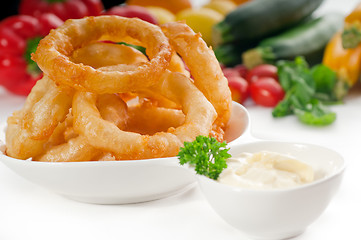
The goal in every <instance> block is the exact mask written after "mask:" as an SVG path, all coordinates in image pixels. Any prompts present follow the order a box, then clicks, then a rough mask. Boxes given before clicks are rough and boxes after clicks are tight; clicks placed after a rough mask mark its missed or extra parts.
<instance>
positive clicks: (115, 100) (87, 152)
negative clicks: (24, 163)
mask: <svg viewBox="0 0 361 240" xmlns="http://www.w3.org/2000/svg"><path fill="white" fill-rule="evenodd" d="M96 106H97V108H98V109H99V112H100V114H101V116H102V118H103V119H104V120H106V121H109V122H111V123H113V124H115V125H116V126H118V127H119V128H120V129H124V128H125V126H126V124H127V120H128V116H127V105H126V103H125V102H124V101H123V100H121V98H119V97H118V96H116V95H114V94H102V95H99V97H98V99H97V102H96ZM72 121H73V117H72V115H68V118H67V119H66V120H65V121H64V122H63V123H65V124H59V127H58V128H64V127H67V128H68V129H69V128H70V131H72V134H71V135H72V137H70V138H69V137H67V136H64V135H63V136H61V133H63V134H66V131H64V129H62V130H63V131H61V130H60V131H61V132H59V133H60V134H59V135H58V136H56V137H54V138H60V139H63V140H64V142H63V143H61V144H58V145H56V146H52V147H50V146H49V148H48V150H47V151H46V152H45V153H44V154H43V155H41V156H39V157H33V160H34V161H41V162H80V161H91V160H95V159H96V158H98V157H100V156H101V155H102V154H103V153H102V151H101V150H99V149H97V148H95V147H93V146H91V145H90V144H88V142H87V141H86V138H85V137H84V136H82V135H78V134H77V133H76V132H74V130H73V128H72V127H73V126H72ZM58 128H57V129H58ZM57 129H56V130H57ZM56 130H55V131H54V134H58V133H57V132H56ZM54 134H53V135H54ZM52 137H53V136H52ZM67 138H69V139H67ZM60 141H61V140H60Z"/></svg>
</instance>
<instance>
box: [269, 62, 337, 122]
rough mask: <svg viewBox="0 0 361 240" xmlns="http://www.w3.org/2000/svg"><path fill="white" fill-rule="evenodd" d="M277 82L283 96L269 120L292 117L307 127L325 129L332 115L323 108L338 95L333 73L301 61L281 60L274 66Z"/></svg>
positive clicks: (332, 118) (327, 69) (332, 117)
mask: <svg viewBox="0 0 361 240" xmlns="http://www.w3.org/2000/svg"><path fill="white" fill-rule="evenodd" d="M277 68H278V78H279V82H280V84H281V86H282V88H283V89H284V90H285V92H286V95H285V97H284V99H283V100H282V101H281V102H279V103H278V105H277V106H276V107H275V108H274V109H273V111H272V116H273V117H284V116H287V115H291V114H295V115H296V116H297V117H298V119H299V120H300V121H301V122H303V123H305V124H309V125H317V126H323V125H329V124H331V123H332V122H334V121H335V119H336V114H335V113H333V112H331V111H330V110H329V109H327V108H326V106H325V105H324V104H323V103H325V102H332V101H333V102H335V101H337V100H338V97H339V96H340V94H338V93H337V92H336V90H337V89H338V87H337V77H336V73H335V72H334V71H332V70H331V69H330V68H328V67H326V66H325V65H322V64H318V65H316V66H314V67H313V68H310V67H309V66H308V63H307V62H306V60H305V59H304V58H303V57H296V58H295V60H294V61H288V60H281V61H279V62H278V63H277Z"/></svg>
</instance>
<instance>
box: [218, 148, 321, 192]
mask: <svg viewBox="0 0 361 240" xmlns="http://www.w3.org/2000/svg"><path fill="white" fill-rule="evenodd" d="M227 165H228V167H227V168H226V169H224V170H223V172H222V173H221V174H220V176H219V178H218V181H219V182H220V183H223V184H227V185H231V186H236V187H241V188H252V189H281V188H290V187H294V186H298V185H302V184H305V183H309V182H312V181H313V179H314V171H313V168H312V167H311V166H309V165H308V164H306V163H304V162H301V161H299V160H296V159H294V158H292V157H290V156H286V155H282V154H279V153H275V152H268V151H262V152H258V153H242V154H240V155H239V156H236V157H231V158H229V159H228V160H227Z"/></svg>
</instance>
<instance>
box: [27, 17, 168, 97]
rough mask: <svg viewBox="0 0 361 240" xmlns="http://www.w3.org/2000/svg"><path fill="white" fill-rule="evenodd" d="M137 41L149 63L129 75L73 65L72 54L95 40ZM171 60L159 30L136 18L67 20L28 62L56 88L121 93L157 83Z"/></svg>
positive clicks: (45, 39) (44, 41) (52, 33)
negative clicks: (39, 70)
mask: <svg viewBox="0 0 361 240" xmlns="http://www.w3.org/2000/svg"><path fill="white" fill-rule="evenodd" d="M126 37H131V38H133V39H135V40H138V41H139V42H140V44H141V45H142V46H144V47H145V48H146V53H147V56H148V57H149V61H147V62H144V63H142V64H141V65H140V66H139V67H138V68H137V69H136V70H133V71H101V70H99V69H95V68H93V67H91V66H88V65H84V64H81V63H74V62H73V61H71V59H70V56H71V55H72V53H73V52H74V51H75V50H77V49H79V48H81V47H83V46H85V45H87V44H88V43H91V42H94V41H98V40H111V41H114V42H117V41H122V40H123V39H124V38H126ZM171 57H172V52H171V48H170V46H169V42H168V39H167V38H166V37H165V36H164V34H163V32H162V31H161V29H160V28H159V27H158V26H156V25H153V24H150V23H147V22H145V21H142V20H140V19H137V18H123V17H119V16H97V17H85V18H82V19H70V20H67V21H66V22H65V23H64V24H63V25H62V26H60V27H59V28H57V29H54V30H52V31H51V32H50V33H49V35H47V36H46V37H45V38H43V39H42V40H41V41H40V43H39V45H38V48H37V50H36V52H35V54H33V56H32V58H33V60H34V61H36V62H37V64H38V65H39V67H40V69H41V70H42V71H43V72H44V73H45V74H46V75H48V76H49V77H50V78H51V79H52V80H53V81H55V82H56V83H58V84H65V85H67V86H71V87H74V88H76V89H78V90H86V91H91V92H94V93H98V94H102V93H121V92H130V91H135V90H138V89H141V88H146V87H149V86H151V85H153V84H154V83H156V82H157V81H158V79H159V78H160V77H161V75H162V74H163V72H164V70H165V69H166V68H167V67H168V65H169V61H170V59H171Z"/></svg>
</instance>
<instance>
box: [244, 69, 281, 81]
mask: <svg viewBox="0 0 361 240" xmlns="http://www.w3.org/2000/svg"><path fill="white" fill-rule="evenodd" d="M261 77H270V78H274V79H275V80H278V75H277V67H276V66H274V65H271V64H262V65H258V66H256V67H254V68H252V69H251V70H250V71H249V72H248V73H247V76H246V80H247V82H249V83H252V82H254V81H257V79H259V78H261Z"/></svg>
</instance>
